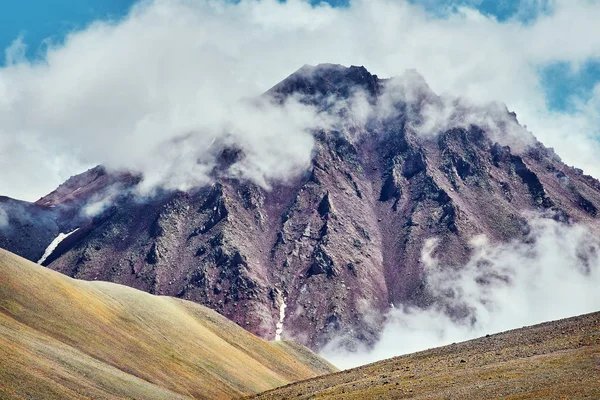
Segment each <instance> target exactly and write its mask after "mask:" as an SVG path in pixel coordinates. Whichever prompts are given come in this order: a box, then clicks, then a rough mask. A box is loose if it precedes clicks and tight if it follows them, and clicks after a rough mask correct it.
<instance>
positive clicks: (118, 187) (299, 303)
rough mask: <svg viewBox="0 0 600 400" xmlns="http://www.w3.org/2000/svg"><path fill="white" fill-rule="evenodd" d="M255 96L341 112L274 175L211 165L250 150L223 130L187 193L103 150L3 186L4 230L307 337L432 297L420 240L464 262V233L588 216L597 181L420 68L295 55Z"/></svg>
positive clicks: (594, 216) (357, 325)
mask: <svg viewBox="0 0 600 400" xmlns="http://www.w3.org/2000/svg"><path fill="white" fill-rule="evenodd" d="M263 97H264V98H265V99H268V101H269V102H271V103H272V104H274V105H275V106H276V105H277V104H282V103H284V102H286V101H287V99H290V98H295V99H299V101H300V102H302V103H303V104H306V105H310V106H311V107H314V108H315V109H317V110H319V112H321V113H325V114H327V115H330V116H332V117H335V118H336V119H337V121H338V122H337V123H336V124H333V125H332V126H331V127H329V128H328V129H321V130H316V131H315V132H313V134H314V139H315V146H314V150H313V156H312V161H311V164H310V166H309V168H308V169H307V170H306V171H299V172H298V174H297V176H295V177H294V178H292V179H289V180H286V181H279V182H271V185H270V186H271V187H270V188H269V189H265V188H263V187H262V186H259V185H257V184H255V183H253V182H251V181H248V180H242V179H236V178H232V177H231V174H227V173H224V172H226V171H228V170H229V169H231V168H234V167H236V165H238V164H239V163H240V161H243V159H244V157H245V155H244V150H243V149H242V148H236V147H235V146H231V145H229V146H226V145H222V147H220V148H219V152H218V154H217V157H218V167H216V169H215V171H213V177H214V182H213V183H212V184H211V185H207V186H203V187H197V188H193V189H190V190H187V191H167V190H164V189H163V190H158V191H157V192H156V193H155V194H154V195H153V196H140V195H139V194H137V192H136V188H137V187H138V185H139V184H140V182H141V181H142V179H143V177H142V176H140V175H137V174H133V173H128V172H118V171H111V170H108V169H106V168H104V167H102V166H98V167H96V168H93V169H91V170H89V171H87V172H84V173H83V174H80V175H77V176H75V177H72V178H71V179H69V180H68V181H66V182H65V183H64V184H63V185H61V186H60V187H59V188H58V189H57V190H56V191H55V192H53V193H51V194H49V195H48V196H46V197H44V198H42V199H40V200H39V201H37V202H36V203H34V204H29V203H19V202H16V201H14V200H9V199H4V200H2V203H1V204H3V206H2V207H4V208H5V212H6V214H7V215H8V217H9V223H8V227H4V228H0V246H1V247H4V248H6V249H8V250H10V251H13V252H15V253H17V254H19V255H22V256H24V257H26V258H28V259H30V260H32V261H40V260H41V263H42V264H43V265H44V266H47V267H48V268H51V269H53V270H55V271H59V272H61V273H63V274H65V275H68V276H71V277H76V278H79V279H85V280H102V281H109V282H116V283H120V284H123V285H127V286H131V287H134V288H137V289H140V290H143V291H146V292H149V293H153V294H160V295H169V296H174V297H178V298H183V299H187V300H191V301H194V302H197V303H200V304H203V305H205V306H207V307H209V308H212V309H214V310H216V311H217V312H219V313H220V314H222V315H224V316H226V317H227V318H229V319H231V320H232V321H234V322H236V323H237V324H238V325H240V326H242V327H244V328H246V329H248V330H250V331H251V332H253V333H255V334H257V335H259V336H261V337H263V338H268V339H273V338H275V337H276V336H281V337H283V338H293V339H294V340H297V341H299V342H300V343H302V344H304V345H307V346H309V347H310V348H312V349H315V350H318V349H320V348H322V347H323V346H324V345H325V344H326V343H328V342H329V341H330V340H331V339H332V338H336V337H339V336H340V335H349V336H351V337H352V338H354V339H355V340H358V341H361V342H364V343H367V344H368V343H373V342H375V341H376V340H377V337H378V335H379V332H380V329H381V326H382V324H383V323H384V315H385V313H386V312H387V311H388V310H389V309H390V305H395V306H398V305H427V304H430V303H431V302H432V301H433V300H432V295H431V293H429V291H428V289H427V286H426V284H425V281H424V263H423V260H422V259H421V257H422V250H423V247H424V244H425V242H426V241H427V240H428V239H429V238H433V237H434V238H437V239H438V244H437V247H436V251H435V253H434V255H435V257H436V258H437V259H438V260H439V262H440V263H443V264H444V265H448V266H454V267H459V266H461V265H463V264H464V263H465V262H466V261H467V260H468V259H469V256H470V254H471V249H472V247H471V245H470V241H471V239H472V238H473V237H474V236H476V235H481V234H484V235H486V236H487V237H488V238H489V240H490V241H491V242H492V243H502V242H508V241H511V240H523V241H532V240H535V238H533V237H531V226H530V224H529V221H528V215H536V216H539V217H541V218H549V219H554V220H556V221H558V222H559V223H561V224H565V225H569V224H574V223H578V224H582V225H585V226H588V227H589V228H590V229H591V230H592V231H593V232H598V230H599V225H598V209H599V208H600V183H599V182H598V181H597V180H596V179H594V178H592V177H590V176H587V175H585V174H583V171H581V170H578V169H576V168H573V167H570V166H567V165H565V164H564V163H563V162H562V161H561V160H560V158H559V157H558V156H557V155H556V154H555V152H554V151H553V150H552V149H549V148H546V147H545V146H544V145H543V144H541V143H540V142H539V141H537V140H536V139H535V137H534V136H533V135H532V134H531V133H529V132H527V131H526V129H524V128H523V127H521V126H520V125H519V123H518V120H517V116H516V115H515V114H514V113H511V112H509V111H508V110H507V109H506V107H504V106H502V105H498V104H495V105H489V106H475V105H470V104H468V103H467V102H465V101H463V100H461V99H448V98H446V97H443V96H438V95H436V94H435V93H433V91H432V90H431V89H430V88H429V87H428V86H427V84H426V82H425V80H424V79H423V78H422V77H421V76H419V75H418V74H417V73H416V72H415V71H408V72H407V73H406V74H405V75H404V76H402V77H399V78H393V79H380V78H378V77H377V76H376V75H372V74H371V73H370V72H369V71H367V70H366V69H365V68H364V67H355V66H352V67H349V68H346V67H343V66H339V65H330V64H324V65H319V66H316V67H312V66H304V67H302V68H301V69H300V70H298V71H297V72H295V73H294V74H292V75H291V76H289V77H288V78H286V79H285V80H284V81H282V82H280V83H279V84H277V85H276V86H274V87H273V88H272V89H270V90H269V91H268V92H266V93H265V94H264V95H263ZM282 145H285V144H282ZM59 234H62V235H60V236H59ZM67 235H68V236H67ZM51 244H52V246H51V247H50V248H49V249H48V247H49V246H50V245H51ZM45 253H47V254H45ZM44 255H45V256H44Z"/></svg>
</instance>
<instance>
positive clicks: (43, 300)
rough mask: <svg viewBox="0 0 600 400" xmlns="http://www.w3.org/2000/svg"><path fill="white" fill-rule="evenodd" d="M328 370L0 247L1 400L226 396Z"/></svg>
mask: <svg viewBox="0 0 600 400" xmlns="http://www.w3.org/2000/svg"><path fill="white" fill-rule="evenodd" d="M335 370H336V369H335V367H333V366H332V365H331V364H329V363H327V362H326V361H324V360H323V359H321V358H320V357H318V356H317V355H315V354H314V353H312V352H310V351H309V350H307V349H306V348H303V347H301V346H299V345H296V344H293V343H288V342H266V341H264V340H262V339H260V338H258V337H256V336H254V335H252V334H250V333H248V332H246V331H245V330H244V329H242V328H240V327H239V326H237V325H236V324H234V323H232V322H230V321H229V320H227V319H226V318H224V317H222V316H220V315H219V314H217V313H215V312H214V311H211V310H209V309H207V308H205V307H202V306H200V305H197V304H194V303H191V302H187V301H183V300H178V299H174V298H170V297H159V296H152V295H149V294H147V293H144V292H140V291H138V290H134V289H131V288H128V287H124V286H120V285H116V284H111V283H104V282H84V281H78V280H74V279H71V278H68V277H66V276H63V275H61V274H59V273H56V272H53V271H51V270H48V269H46V268H43V267H40V266H38V265H36V264H33V263H31V262H29V261H26V260H25V259H22V258H20V257H18V256H15V255H13V254H11V253H9V252H6V251H4V250H0V398H1V399H5V398H15V399H71V398H78V399H79V398H122V399H125V398H126V399H189V398H207V399H226V398H235V397H240V396H243V395H248V394H251V393H257V392H260V391H264V390H268V389H271V388H274V387H277V386H280V385H285V384H288V383H290V382H293V381H298V380H302V379H307V378H311V377H314V376H317V375H320V374H324V373H330V372H333V371H335Z"/></svg>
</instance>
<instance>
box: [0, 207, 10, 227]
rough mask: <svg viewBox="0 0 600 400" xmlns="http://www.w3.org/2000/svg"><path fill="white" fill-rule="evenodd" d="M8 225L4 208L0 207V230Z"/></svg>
mask: <svg viewBox="0 0 600 400" xmlns="http://www.w3.org/2000/svg"><path fill="white" fill-rule="evenodd" d="M8 224H9V220H8V214H6V211H4V208H2V207H0V229H2V228H7V227H8Z"/></svg>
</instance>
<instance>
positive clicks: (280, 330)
mask: <svg viewBox="0 0 600 400" xmlns="http://www.w3.org/2000/svg"><path fill="white" fill-rule="evenodd" d="M286 307H287V305H286V304H285V299H284V300H283V301H282V302H281V305H280V306H279V322H278V323H277V324H276V325H275V341H276V342H278V341H280V340H281V334H282V333H283V319H284V318H285V308H286Z"/></svg>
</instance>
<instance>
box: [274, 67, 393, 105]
mask: <svg viewBox="0 0 600 400" xmlns="http://www.w3.org/2000/svg"><path fill="white" fill-rule="evenodd" d="M381 83H382V80H380V79H379V78H378V77H377V75H372V74H371V73H370V72H369V71H367V69H366V68H365V67H363V66H360V67H358V66H350V67H344V66H342V65H338V64H319V65H317V66H312V65H304V66H303V67H302V68H300V69H299V70H297V71H296V72H294V73H293V74H292V75H290V76H288V77H287V78H286V79H284V80H283V81H281V82H280V83H278V84H277V85H275V86H274V87H272V88H271V89H269V90H268V91H267V93H266V94H267V95H270V96H273V97H274V98H276V99H278V100H281V99H284V98H286V97H287V96H291V95H298V96H301V97H302V98H303V99H304V100H305V101H309V102H311V101H319V100H321V99H322V98H327V97H331V96H333V97H337V98H346V99H347V98H349V97H350V96H351V95H352V94H353V93H354V92H355V91H356V90H358V89H360V90H364V91H365V92H366V93H368V94H369V95H371V96H377V95H378V94H379V93H380V91H381Z"/></svg>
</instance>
